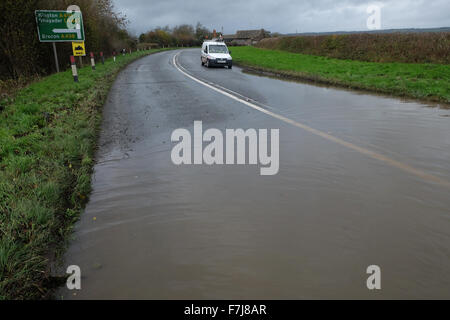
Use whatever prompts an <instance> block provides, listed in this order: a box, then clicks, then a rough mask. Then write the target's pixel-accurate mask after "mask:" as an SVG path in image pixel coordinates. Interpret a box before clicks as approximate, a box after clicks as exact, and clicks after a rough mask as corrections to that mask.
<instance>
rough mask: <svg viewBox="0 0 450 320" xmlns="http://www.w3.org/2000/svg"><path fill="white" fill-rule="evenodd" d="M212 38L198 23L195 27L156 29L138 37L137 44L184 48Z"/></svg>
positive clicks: (186, 25) (210, 33)
mask: <svg viewBox="0 0 450 320" xmlns="http://www.w3.org/2000/svg"><path fill="white" fill-rule="evenodd" d="M212 37H213V32H211V30H209V29H208V28H206V27H205V26H203V25H202V24H201V23H200V22H198V23H197V25H196V26H195V27H193V26H192V25H189V24H182V25H179V26H176V27H174V28H172V29H171V28H169V27H168V26H166V27H164V28H162V27H157V28H155V29H153V30H150V31H148V32H146V33H142V34H141V35H140V36H139V43H141V44H153V45H157V46H159V47H162V46H164V47H167V46H184V47H191V46H197V45H201V44H202V42H203V40H204V39H206V38H208V39H211V38H212Z"/></svg>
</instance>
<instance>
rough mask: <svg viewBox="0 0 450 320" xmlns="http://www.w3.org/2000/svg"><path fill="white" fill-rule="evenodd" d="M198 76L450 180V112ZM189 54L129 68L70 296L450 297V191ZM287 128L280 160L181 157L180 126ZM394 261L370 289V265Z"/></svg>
mask: <svg viewBox="0 0 450 320" xmlns="http://www.w3.org/2000/svg"><path fill="white" fill-rule="evenodd" d="M197 51H198V50H185V51H183V52H182V53H181V54H180V59H179V61H180V64H181V65H183V66H184V67H185V68H186V70H188V71H189V72H190V73H191V74H193V75H195V76H201V77H203V78H204V79H207V80H209V81H212V82H215V83H218V84H220V85H221V86H223V87H226V88H229V89H231V90H234V91H236V92H239V93H241V94H243V95H245V96H248V97H250V98H252V99H254V100H256V101H259V102H261V103H264V104H265V105H267V106H270V107H271V108H272V110H275V111H276V112H277V113H279V114H282V115H284V116H286V117H289V118H290V119H293V120H295V121H298V122H301V123H304V124H306V125H308V126H310V127H312V128H315V129H318V130H321V131H322V132H326V133H327V134H330V135H333V136H335V137H338V138H339V139H342V140H345V141H348V142H350V143H352V144H355V145H358V146H360V147H363V148H367V149H370V150H373V151H375V152H377V153H379V154H383V155H386V156H388V157H390V158H392V159H395V160H396V161H400V162H402V163H405V164H408V165H410V166H413V167H414V168H418V169H420V170H423V171H424V172H427V173H429V174H432V175H434V176H436V177H439V178H441V179H443V180H447V181H448V180H450V161H449V160H450V118H449V117H448V115H449V113H450V111H449V110H445V109H441V108H439V107H429V106H426V105H423V104H420V103H414V102H405V101H401V100H399V99H394V98H386V97H380V96H373V95H368V94H360V93H356V92H351V91H343V90H339V89H332V88H324V87H316V86H312V85H308V84H300V83H294V82H285V81H281V80H276V79H270V78H264V77H257V76H254V75H249V74H244V73H242V72H241V70H240V69H239V68H233V70H226V69H205V68H202V67H201V66H200V58H199V53H198V52H197ZM174 54H176V52H165V53H159V54H155V55H152V56H149V57H146V58H143V59H141V60H139V61H137V62H135V63H133V64H131V65H130V66H129V67H128V68H127V69H125V70H124V71H123V72H122V73H121V74H120V75H119V77H118V79H117V81H116V83H115V84H114V86H113V88H112V90H111V93H110V95H109V97H108V102H107V104H106V105H105V109H104V123H103V128H102V135H101V139H100V149H99V151H98V155H97V164H96V166H95V172H94V175H93V192H92V194H91V197H90V201H89V203H88V205H87V207H86V210H85V212H84V213H83V215H82V218H81V221H80V222H79V223H78V225H77V228H76V229H77V230H76V232H75V234H74V240H73V242H72V245H71V246H70V248H69V250H68V252H67V254H66V258H65V265H73V264H75V265H79V266H80V268H81V272H82V289H81V290H80V291H77V292H76V294H74V292H73V291H69V290H66V289H61V290H60V292H59V293H58V297H62V298H64V299H72V298H82V299H109V298H112V299H118V298H123V299H127V298H135V299H179V298H187V299H207V298H209V299H244V298H246V299H258V298H270V299H283V298H287V299H298V298H312V299H320V298H369V299H371V298H374V299H377V298H389V299H391V298H392V299H397V298H447V299H448V298H450V290H449V289H450V210H449V208H450V189H448V188H446V187H443V186H441V185H439V184H436V183H434V182H432V181H427V180H424V179H421V178H420V177H417V176H414V175H411V174H409V173H408V172H404V171H402V170H399V169H398V168H395V167H392V166H390V165H389V164H386V163H384V162H382V161H378V160H376V159H372V158H368V157H367V156H365V155H364V154H360V153H358V152H356V151H354V150H350V149H347V148H345V147H343V146H341V145H338V144H336V143H333V142H332V141H328V140H326V139H323V138H321V137H319V136H316V135H313V134H311V133H309V132H306V131H304V130H302V129H300V128H297V127H294V126H291V125H289V124H286V123H283V122H281V121H279V120H277V119H274V118H271V117H270V116H268V115H265V114H262V113H260V112H258V111H256V110H252V109H250V108H248V107H246V106H245V105H243V104H241V103H239V102H236V101H234V100H232V99H229V98H228V97H226V96H223V95H220V94H219V93H217V92H214V91H212V90H210V89H208V88H206V87H204V86H202V85H200V84H198V83H195V82H194V81H192V80H191V79H189V78H187V77H185V76H184V75H182V74H181V73H180V72H179V71H178V70H177V69H176V68H174V66H173V65H172V57H173V55H174ZM194 120H202V121H203V126H204V129H206V128H218V129H220V130H224V129H225V128H244V129H247V128H255V129H258V128H268V129H270V128H278V129H280V171H279V173H278V174H277V175H275V176H261V175H259V169H258V166H257V165H222V166H219V165H213V166H207V165H191V166H188V165H184V166H183V165H182V166H175V165H174V164H172V162H171V158H170V152H171V149H172V146H173V144H172V143H171V142H170V135H171V133H172V131H173V130H174V129H176V128H180V127H182V128H187V129H189V130H192V126H193V121H194ZM373 264H375V265H378V266H380V268H381V275H382V276H381V284H382V289H381V290H378V291H369V290H368V289H367V287H366V279H367V277H368V275H367V274H366V268H367V266H369V265H373Z"/></svg>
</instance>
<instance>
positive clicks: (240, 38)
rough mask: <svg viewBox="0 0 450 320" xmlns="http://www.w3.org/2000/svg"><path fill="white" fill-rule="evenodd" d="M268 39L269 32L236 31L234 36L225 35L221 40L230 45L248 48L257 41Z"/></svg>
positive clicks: (260, 30) (262, 30)
mask: <svg viewBox="0 0 450 320" xmlns="http://www.w3.org/2000/svg"><path fill="white" fill-rule="evenodd" d="M268 37H270V31H266V30H264V29H259V30H238V31H236V34H226V35H224V36H223V40H224V41H225V42H226V43H227V44H230V45H235V46H249V45H252V44H255V43H257V42H258V41H260V40H262V39H264V38H268Z"/></svg>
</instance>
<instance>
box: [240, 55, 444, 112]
mask: <svg viewBox="0 0 450 320" xmlns="http://www.w3.org/2000/svg"><path fill="white" fill-rule="evenodd" d="M232 51H233V61H234V62H236V63H237V64H239V65H242V66H247V67H251V68H253V69H255V70H257V71H269V72H272V73H274V74H277V75H280V76H285V77H289V78H295V79H301V80H308V81H314V82H319V83H325V84H332V85H338V86H343V87H347V88H353V89H364V90H370V91H375V92H380V93H386V94H393V95H397V96H404V97H411V98H417V99H425V100H429V101H437V102H444V103H446V104H449V103H450V65H441V64H412V63H378V62H362V61H354V60H341V59H332V58H326V57H319V56H313V55H305V54H299V53H290V52H285V51H279V50H268V49H260V48H255V47H233V48H232Z"/></svg>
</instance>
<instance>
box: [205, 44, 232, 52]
mask: <svg viewBox="0 0 450 320" xmlns="http://www.w3.org/2000/svg"><path fill="white" fill-rule="evenodd" d="M209 53H228V50H227V47H226V46H221V45H210V46H209Z"/></svg>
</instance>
